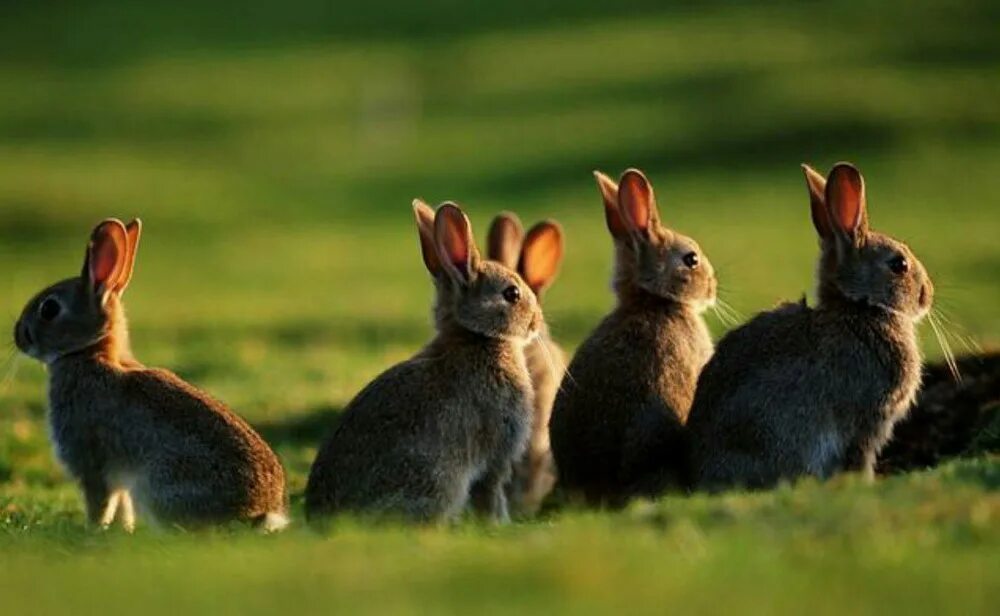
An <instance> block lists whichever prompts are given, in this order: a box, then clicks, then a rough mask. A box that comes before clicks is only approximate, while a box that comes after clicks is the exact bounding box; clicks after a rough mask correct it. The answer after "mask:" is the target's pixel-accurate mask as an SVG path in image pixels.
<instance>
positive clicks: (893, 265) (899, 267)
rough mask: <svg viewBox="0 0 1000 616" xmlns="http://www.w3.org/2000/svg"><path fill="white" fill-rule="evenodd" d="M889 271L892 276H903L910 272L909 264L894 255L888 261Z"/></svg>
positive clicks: (904, 258)
mask: <svg viewBox="0 0 1000 616" xmlns="http://www.w3.org/2000/svg"><path fill="white" fill-rule="evenodd" d="M889 269H891V270H892V273H893V274H905V273H906V272H908V271H910V262H909V261H907V260H906V257H904V256H903V255H896V256H895V257H893V258H892V259H890V260H889Z"/></svg>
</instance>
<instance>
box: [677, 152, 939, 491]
mask: <svg viewBox="0 0 1000 616" xmlns="http://www.w3.org/2000/svg"><path fill="white" fill-rule="evenodd" d="M803 170H804V172H805V176H806V186H807V188H808V190H809V201H810V208H811V214H812V222H813V226H814V227H815V229H816V232H817V234H818V235H819V243H820V256H819V263H818V267H817V270H816V272H817V273H816V278H817V303H816V306H815V307H810V306H808V305H807V304H806V302H805V300H804V299H803V300H802V301H800V302H798V303H786V304H783V305H781V306H779V307H777V308H775V309H774V310H771V311H769V312H763V313H761V314H759V315H757V316H756V317H754V318H753V319H752V320H750V321H749V322H747V323H746V324H744V325H743V326H742V327H740V328H738V329H735V330H733V331H731V332H730V333H729V334H728V335H726V336H725V337H724V338H723V339H722V340H721V341H720V342H719V345H718V348H717V350H716V353H715V355H714V357H713V358H712V360H711V361H710V362H709V363H708V365H706V366H705V369H704V371H703V372H702V374H701V378H700V379H699V382H698V390H697V393H696V395H695V401H694V405H693V408H692V410H691V415H690V417H689V418H688V431H689V437H690V447H691V449H690V458H691V463H690V477H689V479H690V481H691V484H692V487H693V488H695V489H701V490H709V491H718V490H723V489H727V488H747V489H763V488H768V487H771V486H774V485H775V484H777V483H778V482H780V481H783V480H788V481H791V480H794V479H796V478H798V477H801V476H807V475H808V476H813V477H817V478H820V479H823V478H827V477H830V476H831V475H833V474H835V473H837V472H839V471H858V472H860V473H862V474H863V475H864V476H865V477H869V478H870V477H872V476H873V465H874V462H875V459H876V456H877V454H878V452H879V450H880V449H881V448H882V446H883V445H884V444H885V443H886V441H887V440H888V439H889V437H890V435H891V433H892V427H893V424H894V423H895V422H896V421H897V420H899V419H900V418H901V417H902V416H903V415H904V414H905V413H906V412H907V409H909V407H910V406H911V404H912V403H913V400H914V397H915V395H916V393H917V390H918V389H919V387H920V378H921V377H920V374H921V361H922V360H921V356H920V349H919V347H918V345H917V339H916V335H915V327H916V323H917V322H918V321H919V320H920V319H921V318H923V316H924V315H926V314H927V312H928V311H929V310H930V307H931V304H932V302H933V296H934V287H933V285H932V283H931V280H930V277H929V276H928V274H927V271H926V270H925V269H924V266H923V265H921V263H920V261H918V260H917V258H916V256H915V255H914V254H913V252H912V251H911V250H910V249H909V248H908V247H907V246H906V245H905V244H904V243H902V242H900V241H898V240H895V239H893V238H891V237H889V236H886V235H883V234H881V233H877V232H875V231H872V230H870V229H869V228H868V213H867V203H866V199H865V183H864V179H863V178H862V176H861V173H860V172H859V171H858V170H857V169H856V168H855V167H854V166H852V165H850V164H848V163H838V164H837V165H836V166H834V167H833V170H832V171H830V174H829V176H828V177H827V178H826V179H825V180H824V179H823V176H822V175H820V174H819V173H817V172H816V171H814V170H813V169H812V168H811V167H809V166H808V165H803Z"/></svg>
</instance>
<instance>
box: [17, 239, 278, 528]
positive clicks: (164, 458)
mask: <svg viewBox="0 0 1000 616" xmlns="http://www.w3.org/2000/svg"><path fill="white" fill-rule="evenodd" d="M141 229H142V225H141V223H140V221H139V220H138V219H136V220H133V221H132V222H130V223H129V224H128V225H127V226H126V225H124V224H122V222H121V221H120V220H117V219H108V220H105V221H103V222H101V223H100V224H98V225H97V227H96V228H95V229H94V231H93V233H92V234H91V237H90V242H89V244H88V246H87V251H86V258H85V260H84V264H83V271H82V272H81V274H80V276H78V277H75V278H69V279H67V280H63V281H62V282H58V283H56V284H54V285H52V286H50V287H48V288H47V289H45V290H43V291H42V292H40V293H39V294H38V295H36V296H35V297H34V298H32V299H31V301H29V302H28V304H27V306H26V307H25V308H24V311H23V312H22V313H21V316H20V318H19V319H18V321H17V324H16V325H15V327H14V341H15V344H16V345H17V347H18V348H19V349H20V350H21V351H22V352H24V353H26V354H27V355H29V356H31V357H33V358H35V359H37V360H40V361H42V362H43V363H45V365H46V366H47V368H48V394H49V407H50V409H49V423H50V428H51V435H52V439H53V441H54V445H55V450H56V454H57V457H58V458H59V460H60V461H61V462H62V463H63V465H64V466H65V467H66V469H67V470H68V472H69V473H70V474H71V475H72V476H73V477H74V478H75V479H76V480H77V481H78V482H79V484H80V487H81V489H82V492H83V497H84V500H85V503H86V514H87V519H88V521H89V523H90V524H92V525H95V526H99V527H103V528H107V527H109V526H111V525H112V524H113V523H114V521H115V519H116V518H118V519H119V520H120V523H121V525H122V526H123V527H124V529H125V530H126V531H128V532H131V531H132V530H133V529H134V527H135V516H136V509H138V512H139V514H140V515H143V516H148V517H149V519H150V521H151V522H153V523H154V524H156V525H163V524H169V525H180V526H202V525H206V524H214V523H225V522H230V521H246V522H251V523H254V524H256V525H258V526H259V527H261V528H262V529H264V530H266V531H272V530H280V529H281V528H284V526H285V525H287V523H288V518H287V513H286V512H287V507H286V495H285V474H284V470H283V469H282V466H281V464H280V463H279V462H278V458H277V457H276V456H275V455H274V452H272V451H271V449H270V448H269V447H268V446H267V444H266V443H265V442H264V441H263V440H262V439H261V437H260V436H258V435H257V433H256V432H254V430H253V429H252V428H251V427H250V426H249V425H248V424H247V423H246V422H245V421H244V420H243V419H241V418H240V417H239V416H237V415H236V414H235V413H234V412H233V411H231V410H230V409H229V408H227V407H226V406H225V405H224V404H222V403H221V402H219V401H217V400H215V399H213V398H211V397H210V396H209V395H208V394H206V393H204V392H202V391H200V390H198V389H196V388H195V387H193V386H192V385H190V384H188V383H186V382H185V381H183V380H181V379H180V378H179V377H178V376H177V375H175V374H173V373H171V372H168V371H166V370H162V369H158V368H147V367H146V366H144V365H143V364H141V363H140V362H139V361H138V360H137V359H135V357H134V356H133V355H132V350H131V346H130V344H129V334H128V327H127V325H126V321H125V311H124V308H123V306H122V294H123V293H124V291H125V289H126V287H127V286H128V284H129V281H130V280H131V278H132V271H133V269H134V267H135V258H136V250H137V249H138V246H139V236H140V232H141Z"/></svg>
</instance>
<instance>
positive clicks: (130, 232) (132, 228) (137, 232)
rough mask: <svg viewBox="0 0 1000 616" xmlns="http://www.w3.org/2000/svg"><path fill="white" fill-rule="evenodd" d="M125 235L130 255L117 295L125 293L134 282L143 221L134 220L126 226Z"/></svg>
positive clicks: (126, 258) (117, 283)
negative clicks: (133, 276) (133, 273)
mask: <svg viewBox="0 0 1000 616" xmlns="http://www.w3.org/2000/svg"><path fill="white" fill-rule="evenodd" d="M125 235H126V236H127V237H128V253H127V255H126V257H125V265H124V267H125V270H124V271H123V272H122V275H121V277H120V278H119V280H118V281H117V282H116V283H115V291H116V292H117V293H124V292H125V289H126V288H127V287H128V283H130V282H132V272H134V271H135V255H136V253H137V252H138V250H139V238H140V237H141V236H142V221H141V220H139V219H138V218H133V219H132V222H130V223H128V224H127V225H125Z"/></svg>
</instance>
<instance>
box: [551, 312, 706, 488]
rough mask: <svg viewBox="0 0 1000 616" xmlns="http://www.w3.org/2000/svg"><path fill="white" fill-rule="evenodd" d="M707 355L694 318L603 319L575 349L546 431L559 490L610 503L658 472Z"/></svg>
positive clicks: (642, 315) (640, 315)
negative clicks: (552, 454)
mask: <svg viewBox="0 0 1000 616" xmlns="http://www.w3.org/2000/svg"><path fill="white" fill-rule="evenodd" d="M711 352H712V345H711V340H710V338H709V335H708V331H707V329H706V328H705V325H704V322H703V321H702V320H701V319H700V318H699V317H697V316H695V315H689V314H687V313H686V312H682V313H679V314H672V313H668V312H664V311H663V310H662V309H660V308H656V307H650V310H649V311H635V310H628V311H616V312H613V313H612V314H611V315H609V316H608V317H606V318H605V320H604V321H603V322H602V323H601V324H600V325H599V326H598V327H597V329H596V330H595V331H594V333H593V334H592V335H591V336H590V337H589V338H588V339H587V340H586V341H585V342H584V343H583V344H582V345H581V346H580V348H579V349H578V350H577V353H576V355H575V356H574V357H573V360H572V361H571V362H570V365H569V368H568V374H569V375H571V376H567V377H566V379H564V381H563V384H562V386H561V387H560V391H559V393H558V395H557V396H556V402H555V405H554V408H553V412H552V419H551V422H550V431H551V439H552V449H553V453H554V456H555V462H556V468H557V472H558V475H559V481H560V485H563V486H564V487H566V488H567V489H568V490H569V491H571V492H582V493H583V495H584V496H585V497H586V499H587V500H588V501H589V502H591V503H592V504H598V503H601V502H611V503H614V502H620V501H621V500H623V499H625V498H627V497H628V496H629V492H630V487H631V486H633V485H638V484H640V483H641V482H642V480H643V477H642V475H643V474H645V473H647V472H652V471H653V470H654V469H657V468H659V469H660V470H661V471H662V465H661V464H659V463H658V462H657V460H658V459H660V458H661V457H662V456H667V457H671V456H672V453H671V452H673V451H674V450H675V448H676V447H677V446H679V445H678V443H679V442H680V439H681V436H680V432H681V430H682V426H683V423H684V420H685V418H686V416H687V412H688V409H689V407H690V403H691V397H692V395H693V391H694V387H695V382H696V381H697V378H698V371H699V370H700V369H701V366H702V365H704V363H705V361H706V360H707V359H708V356H709V355H710V354H711ZM664 446H666V447H667V450H666V451H664V449H663V447H664Z"/></svg>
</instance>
